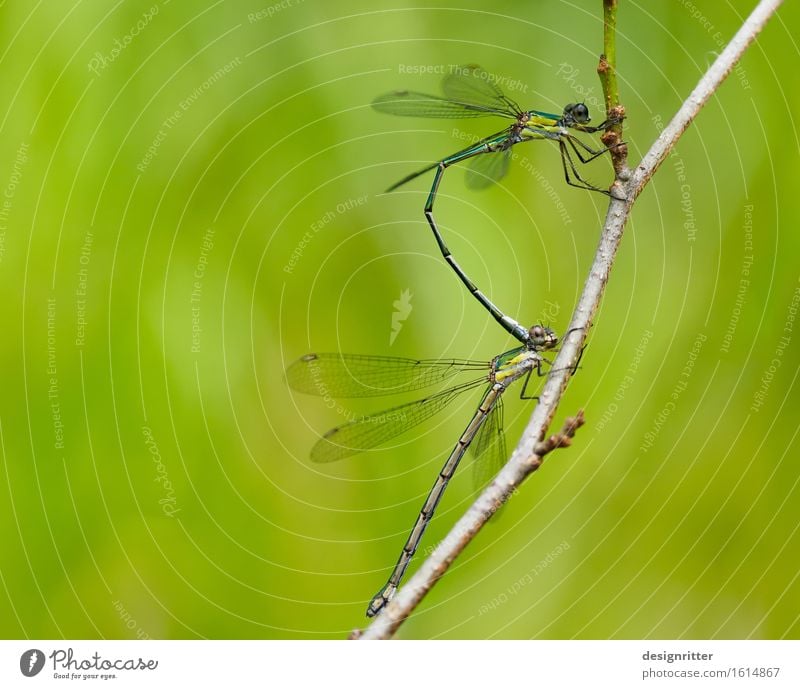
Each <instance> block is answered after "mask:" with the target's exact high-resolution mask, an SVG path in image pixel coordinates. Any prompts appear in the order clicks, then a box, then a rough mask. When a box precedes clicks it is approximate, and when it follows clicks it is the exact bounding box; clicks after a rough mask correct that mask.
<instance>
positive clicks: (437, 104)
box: [372, 91, 516, 119]
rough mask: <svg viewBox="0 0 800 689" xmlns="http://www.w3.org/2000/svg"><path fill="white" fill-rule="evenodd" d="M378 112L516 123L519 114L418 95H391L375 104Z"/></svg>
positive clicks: (502, 109) (416, 93) (492, 107)
mask: <svg viewBox="0 0 800 689" xmlns="http://www.w3.org/2000/svg"><path fill="white" fill-rule="evenodd" d="M372 107H373V108H375V110H377V111H378V112H384V113H387V114H389V115H400V116H402V117H438V118H449V119H459V118H465V117H484V116H486V115H501V116H503V117H511V118H514V119H516V114H514V113H513V112H511V111H510V110H509V109H508V107H504V108H501V107H498V106H497V105H496V104H495V105H494V106H489V105H486V104H483V103H472V102H469V101H454V100H449V99H447V98H442V97H441V96H431V95H429V94H427V93H420V92H419V91H391V92H390V93H384V94H383V95H382V96H378V97H377V98H376V99H375V100H373V101H372Z"/></svg>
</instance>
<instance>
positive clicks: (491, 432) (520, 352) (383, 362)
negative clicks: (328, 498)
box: [286, 325, 558, 617]
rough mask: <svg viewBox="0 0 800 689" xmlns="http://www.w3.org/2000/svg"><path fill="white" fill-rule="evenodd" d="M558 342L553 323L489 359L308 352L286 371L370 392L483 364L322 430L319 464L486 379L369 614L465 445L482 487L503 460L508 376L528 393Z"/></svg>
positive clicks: (295, 377) (302, 380) (369, 444)
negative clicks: (440, 386)
mask: <svg viewBox="0 0 800 689" xmlns="http://www.w3.org/2000/svg"><path fill="white" fill-rule="evenodd" d="M557 344H558V337H556V335H555V333H554V332H553V331H552V330H550V328H547V327H544V326H541V325H535V326H533V327H532V328H530V330H529V331H528V333H527V337H526V341H525V344H524V345H523V346H522V347H517V348H515V349H511V350H509V351H507V352H504V353H503V354H500V355H499V356H496V357H495V358H494V359H492V360H491V361H489V362H486V361H470V360H466V359H407V358H399V357H384V356H364V355H349V354H307V355H305V356H304V357H302V358H300V359H298V360H297V361H295V362H294V363H293V364H292V365H291V366H289V368H288V369H287V370H286V379H287V381H288V383H289V385H290V386H291V387H292V388H294V389H295V390H298V391H300V392H304V393H308V394H312V395H320V396H325V397H328V396H330V397H372V396H381V395H388V394H395V393H401V392H410V391H413V390H419V389H422V388H425V387H429V386H431V385H435V384H436V383H443V382H445V381H447V380H449V379H450V378H452V377H454V376H456V375H458V374H461V373H477V372H480V371H484V373H483V375H481V376H480V377H479V378H475V379H473V380H468V381H466V382H463V383H459V384H457V385H454V386H451V387H448V388H447V389H445V390H442V391H441V392H436V393H434V394H432V395H429V396H428V397H423V398H422V399H419V400H416V401H414V402H409V403H407V404H402V405H399V406H396V407H392V408H391V409H386V410H384V411H382V412H379V413H377V414H370V415H366V416H361V417H359V418H355V419H353V420H351V421H349V422H348V423H345V424H343V425H341V426H337V427H336V428H334V429H332V430H330V431H328V432H327V433H326V434H325V435H323V436H322V438H320V440H319V441H318V442H317V443H316V445H314V447H313V448H312V450H311V459H312V461H314V462H322V463H325V462H334V461H336V460H339V459H343V458H345V457H349V456H351V455H353V454H356V453H358V452H362V451H364V450H369V449H371V448H374V447H376V446H378V445H380V444H382V443H384V442H386V441H388V440H391V439H392V438H394V437H396V436H398V435H400V434H401V433H403V432H405V431H407V430H409V429H410V428H413V427H415V426H417V425H418V424H420V423H422V422H423V421H425V420H426V419H429V418H430V417H431V416H433V415H434V414H436V413H437V412H439V411H441V410H442V409H444V408H445V407H446V406H447V405H448V404H449V403H450V402H452V401H453V400H455V399H456V398H457V397H458V396H459V395H461V393H463V392H466V391H468V390H474V389H475V388H478V387H484V386H487V385H488V387H486V389H485V391H484V393H483V397H482V398H481V402H480V404H479V405H478V408H477V410H476V411H475V413H474V415H473V417H472V419H471V420H470V422H469V424H468V425H467V427H466V429H465V430H464V432H463V433H462V434H461V437H460V438H459V439H458V442H457V443H456V445H455V446H454V447H453V449H452V451H451V452H450V455H449V457H448V458H447V461H446V462H445V464H444V466H443V467H442V470H441V471H440V472H439V475H438V476H437V477H436V482H435V483H434V484H433V488H431V491H430V493H429V494H428V497H427V499H426V500H425V504H424V505H423V506H422V509H421V510H420V512H419V515H418V516H417V520H416V522H415V523H414V527H413V528H412V529H411V533H410V534H409V536H408V539H407V540H406V543H405V545H404V546H403V550H402V552H401V553H400V557H399V558H398V560H397V564H396V565H395V566H394V569H393V570H392V573H391V575H390V576H389V579H388V581H387V582H386V584H385V585H384V586H383V588H381V590H380V591H378V593H376V594H375V596H374V597H373V598H372V600H371V601H370V603H369V606H368V607H367V616H368V617H372V616H374V615H375V614H377V613H378V612H379V611H380V610H381V609H382V608H383V607H384V606H385V605H386V604H387V603H388V602H389V601H390V600H391V599H392V596H394V594H395V591H397V587H398V586H399V585H400V580H401V579H402V578H403V574H404V573H405V571H406V568H407V567H408V564H409V563H410V562H411V559H412V558H413V557H414V553H415V552H416V550H417V547H418V546H419V543H420V540H421V539H422V535H423V533H424V532H425V529H426V527H427V526H428V524H429V522H430V520H431V518H432V517H433V513H434V511H435V509H436V506H437V505H438V504H439V501H440V500H441V498H442V494H443V493H444V491H445V488H447V484H448V483H449V481H450V479H451V478H452V476H453V474H454V473H455V471H456V468H457V467H458V464H459V462H460V461H461V459H462V457H463V456H464V453H465V452H466V450H467V448H471V450H472V453H473V455H474V456H475V459H476V462H475V471H474V475H475V483H476V485H478V486H481V487H482V486H483V485H484V484H485V483H487V482H488V481H489V479H491V478H492V477H493V476H494V475H495V474H496V473H497V471H498V470H499V468H500V466H502V464H503V462H504V461H505V460H506V449H505V440H504V437H503V404H502V399H501V397H502V394H503V393H504V392H505V390H506V388H507V387H508V386H509V385H510V384H511V383H513V382H514V381H515V380H519V379H520V378H523V379H524V384H523V386H522V390H521V393H520V397H521V398H522V399H531V397H529V396H527V395H526V391H527V386H528V381H529V380H530V376H531V373H532V372H534V371H535V372H536V374H537V375H539V376H541V375H542V364H543V363H548V364H549V363H550V362H549V361H547V360H546V359H545V358H544V357H543V356H542V355H541V352H542V351H545V350H548V349H552V348H553V347H555V346H556V345H557ZM478 459H480V461H477V460H478Z"/></svg>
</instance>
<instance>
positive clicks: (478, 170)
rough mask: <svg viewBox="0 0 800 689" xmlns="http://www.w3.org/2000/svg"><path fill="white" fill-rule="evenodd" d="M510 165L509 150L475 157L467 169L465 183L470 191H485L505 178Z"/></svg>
mask: <svg viewBox="0 0 800 689" xmlns="http://www.w3.org/2000/svg"><path fill="white" fill-rule="evenodd" d="M510 163H511V149H510V148H507V149H505V150H504V151H496V152H494V153H484V154H482V155H478V156H475V157H474V158H473V159H472V160H471V161H470V164H469V166H468V167H467V172H466V177H465V181H466V183H467V186H468V187H469V188H470V189H486V187H490V186H491V185H492V184H494V183H495V182H497V181H498V180H500V179H502V178H503V177H505V175H506V173H507V172H508V166H509V164H510Z"/></svg>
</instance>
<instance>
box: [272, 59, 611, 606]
mask: <svg viewBox="0 0 800 689" xmlns="http://www.w3.org/2000/svg"><path fill="white" fill-rule="evenodd" d="M442 90H443V92H444V95H443V96H432V95H428V94H425V93H420V92H417V91H393V92H391V93H387V94H384V95H382V96H380V97H378V98H376V99H375V100H374V101H373V107H374V108H375V109H376V110H378V111H380V112H385V113H389V114H393V115H402V116H409V117H436V118H472V117H482V116H498V117H504V118H506V119H511V120H512V123H511V124H510V125H508V126H507V127H505V128H504V129H502V130H500V131H498V132H496V133H494V134H492V135H490V136H488V137H485V138H483V139H481V140H479V141H477V142H476V143H474V144H473V145H471V146H469V147H467V148H465V149H463V150H461V151H458V152H457V153H454V154H452V155H450V156H447V157H446V158H443V159H441V160H439V161H437V162H435V163H432V164H431V165H428V166H427V167H425V168H423V169H422V170H419V171H417V172H415V173H413V174H410V175H408V176H407V177H405V178H403V179H402V180H400V181H399V182H397V183H396V184H394V185H392V186H391V187H390V188H389V189H388V190H387V191H392V190H393V189H396V188H397V187H399V186H401V185H403V184H406V183H407V182H410V181H411V180H413V179H415V178H416V177H418V176H419V175H422V174H424V173H425V172H428V171H430V170H434V169H435V170H436V172H435V175H434V180H433V184H432V186H431V189H430V192H429V194H428V198H427V201H426V203H425V217H426V219H427V221H428V224H429V225H430V228H431V230H432V231H433V234H434V237H435V239H436V242H437V244H438V246H439V250H440V251H441V253H442V255H443V257H444V258H445V260H446V261H447V263H448V264H449V265H450V267H451V268H452V269H453V271H454V272H455V273H456V274H457V275H458V277H459V279H460V280H461V281H462V282H463V283H464V285H465V286H466V287H467V289H468V290H469V291H470V293H471V294H472V295H473V296H474V297H475V298H476V299H477V300H478V301H479V302H480V303H481V305H482V306H483V307H484V308H485V309H487V310H488V311H489V313H490V314H491V315H492V316H493V317H494V318H495V319H496V320H497V321H498V322H499V323H500V324H501V325H502V326H503V328H505V330H506V331H507V332H509V333H510V334H511V335H513V336H514V337H515V338H516V339H517V340H519V341H520V342H521V343H522V346H520V347H517V348H515V349H511V350H509V351H507V352H504V353H503V354H500V355H498V356H496V357H495V358H494V359H492V360H491V361H489V362H485V361H484V362H478V361H469V360H458V359H449V360H424V359H422V360H415V359H406V358H398V357H379V356H364V355H348V354H308V355H306V356H304V357H302V358H301V359H299V360H298V361H296V362H295V363H293V364H292V365H291V366H290V367H289V368H288V369H287V374H286V375H287V380H288V382H289V384H290V385H291V386H292V387H293V388H294V389H295V390H298V391H300V392H305V393H309V394H316V395H331V396H333V397H371V396H379V395H386V394H391V393H400V392H410V391H414V390H419V389H422V388H425V387H428V386H432V385H434V384H437V383H444V382H445V381H448V380H450V378H452V377H454V376H456V375H459V374H468V373H470V372H471V373H477V372H479V371H484V373H483V375H481V376H480V377H478V378H474V379H472V380H467V381H466V382H463V383H458V384H456V385H454V386H451V387H448V388H446V389H444V390H441V391H438V392H436V393H434V394H431V395H429V396H427V397H424V398H422V399H419V400H416V401H414V402H409V403H407V404H403V405H400V406H397V407H393V408H391V409H387V410H385V411H383V412H380V413H378V414H371V415H365V416H362V417H360V418H356V419H354V420H352V421H350V422H348V423H345V424H343V425H341V426H338V427H336V428H334V429H332V430H331V431H328V432H327V433H326V434H325V435H324V436H322V438H321V439H320V440H319V441H318V442H317V444H316V445H315V446H314V447H313V449H312V450H311V459H312V461H315V462H332V461H336V460H339V459H343V458H345V457H349V456H351V455H353V454H356V453H358V452H361V451H364V450H368V449H371V448H374V447H376V446H378V445H380V444H382V443H385V442H387V441H388V440H390V439H392V438H394V437H396V436H397V435H399V434H401V433H403V432H405V431H407V430H409V429H411V428H413V427H415V426H417V425H418V424H420V423H422V422H423V421H425V420H426V419H429V418H430V417H431V416H433V415H434V414H436V413H437V412H439V411H441V410H442V409H444V408H445V407H446V406H447V405H448V404H449V403H450V402H452V401H453V400H454V399H455V398H456V397H458V396H459V395H460V394H461V393H463V392H466V391H468V390H473V389H475V388H477V387H481V386H485V391H484V393H483V397H482V398H481V402H480V404H479V405H478V408H477V409H476V411H475V413H474V414H473V417H472V419H471V420H470V422H469V424H468V425H467V427H466V429H465V430H464V432H463V433H462V435H461V437H460V438H459V439H458V441H457V443H456V444H455V446H454V447H453V449H452V451H451V453H450V455H449V457H448V458H447V461H446V462H445V464H444V466H443V467H442V470H441V471H440V472H439V475H438V476H437V478H436V481H435V482H434V485H433V487H432V489H431V491H430V493H429V494H428V497H427V499H426V500H425V503H424V504H423V506H422V509H421V510H420V512H419V515H418V516H417V520H416V522H415V523H414V526H413V528H412V530H411V532H410V534H409V536H408V538H407V540H406V543H405V545H404V546H403V550H402V551H401V554H400V557H399V558H398V560H397V563H396V565H395V567H394V569H393V570H392V572H391V575H390V576H389V579H388V581H387V582H386V584H385V585H384V586H383V588H381V590H380V591H378V593H377V594H376V595H375V596H374V597H373V598H372V600H371V601H370V603H369V606H368V608H367V615H368V616H369V617H372V616H373V615H375V614H377V613H378V612H379V611H380V610H382V609H383V608H384V607H385V606H386V604H387V603H388V602H389V601H390V600H391V598H392V596H393V595H394V593H395V591H396V590H397V587H398V586H399V584H400V581H401V579H402V577H403V574H404V573H405V571H406V568H407V567H408V565H409V563H410V561H411V559H412V558H413V556H414V553H415V552H416V550H417V547H418V545H419V543H420V540H421V539H422V536H423V533H424V531H425V529H426V527H427V526H428V524H429V523H430V520H431V518H432V517H433V514H434V511H435V509H436V507H437V505H438V504H439V501H440V500H441V498H442V494H443V493H444V491H445V488H446V487H447V484H448V482H449V481H450V479H451V478H452V476H453V474H454V472H455V470H456V468H457V467H458V465H459V463H460V461H461V459H462V458H463V456H464V454H465V452H466V451H467V449H468V448H471V449H472V453H473V454H474V455H475V458H476V476H477V477H478V480H477V481H476V482H477V483H479V484H485V483H486V482H487V481H488V480H489V479H490V478H492V477H493V476H494V475H495V474H496V473H497V471H498V470H499V468H500V465H501V464H502V462H503V461H505V459H506V454H505V441H504V439H503V406H502V399H501V398H502V395H503V393H504V392H505V390H506V389H507V388H508V386H509V385H510V384H511V383H513V382H514V381H516V380H519V379H524V381H525V382H524V384H523V387H522V391H521V394H520V396H521V397H522V398H523V399H526V398H527V399H529V398H530V397H531V396H530V395H528V394H527V386H528V382H529V380H530V376H531V374H532V373H533V372H534V371H535V372H536V374H537V375H539V376H541V375H542V365H543V364H545V363H547V364H549V363H550V362H549V361H548V360H547V359H545V358H544V357H543V356H542V352H544V351H546V350H550V349H553V348H554V347H555V346H556V345H557V343H558V338H557V336H556V335H555V333H554V332H553V331H552V330H550V329H549V328H548V327H545V326H541V325H535V326H533V327H532V328H530V329H526V328H524V327H523V326H522V325H520V324H519V323H518V322H517V321H516V320H514V319H513V318H510V317H509V316H506V315H505V314H504V313H503V312H502V311H500V309H499V308H498V307H497V306H495V305H494V304H493V303H492V302H491V301H490V300H489V298H488V297H486V295H484V294H483V292H481V291H480V290H479V289H478V288H477V287H476V286H475V284H474V283H473V282H472V281H471V280H470V279H469V277H467V275H466V273H465V272H464V270H463V269H462V268H461V267H460V266H459V264H458V263H457V262H456V260H455V258H454V257H453V255H452V254H451V253H450V250H449V249H448V248H447V245H446V243H445V241H444V239H443V237H442V235H441V232H440V231H439V228H438V226H437V224H436V221H435V219H434V217H433V204H434V201H435V198H436V194H437V191H438V189H439V185H440V183H441V180H442V176H443V174H444V171H445V170H446V169H447V168H448V167H450V166H451V165H454V164H456V163H459V162H462V161H465V160H470V159H471V161H472V162H471V163H470V166H469V168H468V171H467V186H469V187H472V188H477V189H479V188H483V187H486V186H489V185H490V184H492V183H493V182H496V181H498V180H499V179H501V178H502V177H503V176H504V175H505V174H506V172H507V171H508V168H509V163H510V160H511V153H510V150H511V148H512V147H513V146H515V145H516V144H519V143H522V142H525V141H532V140H537V139H547V140H551V141H555V142H556V143H557V144H558V146H559V151H560V153H561V161H562V165H563V169H564V176H565V178H566V181H567V183H568V184H571V185H573V186H577V187H581V188H584V189H589V190H592V191H600V192H603V193H606V194H608V191H606V190H603V189H600V188H599V187H595V186H593V185H591V184H589V183H588V182H587V181H586V180H584V179H583V177H581V175H580V173H579V172H578V170H577V167H576V164H575V160H574V158H573V154H574V155H575V156H576V157H577V158H578V160H579V161H580V162H581V163H588V162H590V161H591V160H594V159H595V158H597V157H598V156H600V155H602V154H603V153H605V152H607V151H608V150H609V149H607V148H604V149H600V150H595V149H593V148H591V147H589V146H588V145H586V144H585V143H583V142H582V141H581V140H580V139H578V138H577V137H576V136H574V135H573V134H572V133H571V132H570V130H571V129H572V130H576V131H581V132H586V133H594V132H598V131H603V130H605V129H607V128H608V127H610V126H612V125H614V124H617V123H618V122H619V120H616V119H608V120H606V121H605V122H603V123H602V124H600V125H599V126H597V127H592V126H589V124H588V123H589V112H588V109H587V108H586V106H585V105H584V104H583V103H577V104H574V103H572V104H569V105H567V106H566V107H565V108H564V112H563V113H562V114H561V115H555V114H550V113H547V112H543V111H539V110H523V109H522V108H520V107H519V105H517V103H515V102H514V101H513V100H512V99H510V98H508V97H507V96H505V95H504V94H503V93H502V91H501V90H500V89H499V88H498V86H497V84H496V83H495V82H494V81H493V80H492V78H491V76H490V75H489V74H488V73H487V72H485V71H484V70H482V69H481V68H480V67H477V66H475V65H471V66H467V67H463V68H460V69H459V70H456V71H453V72H451V73H450V74H448V75H446V76H445V78H444V80H443V82H442Z"/></svg>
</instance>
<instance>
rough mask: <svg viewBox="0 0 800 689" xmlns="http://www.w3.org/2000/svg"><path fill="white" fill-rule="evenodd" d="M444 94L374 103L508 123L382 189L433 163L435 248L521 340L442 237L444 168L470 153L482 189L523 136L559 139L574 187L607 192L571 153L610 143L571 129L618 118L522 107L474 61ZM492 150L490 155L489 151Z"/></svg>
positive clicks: (475, 184) (471, 183) (472, 183)
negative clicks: (587, 139) (439, 197)
mask: <svg viewBox="0 0 800 689" xmlns="http://www.w3.org/2000/svg"><path fill="white" fill-rule="evenodd" d="M442 91H443V93H444V95H443V96H432V95H428V94H426V93H420V92H418V91H392V92H390V93H386V94H384V95H382V96H378V97H377V98H376V99H375V100H374V101H373V102H372V107H374V108H375V109H376V110H378V111H380V112H384V113H388V114H391V115H402V116H406V117H437V118H448V119H459V118H467V117H485V116H490V115H491V116H497V117H505V118H507V119H510V120H513V122H512V124H510V125H509V126H508V127H506V128H504V129H502V130H500V131H499V132H496V133H494V134H492V135H490V136H487V137H485V138H483V139H480V140H479V141H476V142H475V143H474V144H472V145H471V146H468V147H467V148H465V149H463V150H461V151H458V152H457V153H453V154H452V155H449V156H447V157H446V158H442V159H441V160H438V161H436V162H435V163H431V164H430V165H428V166H427V167H424V168H423V169H422V170H418V171H417V172H414V173H412V174H410V175H408V176H407V177H404V178H403V179H401V180H400V181H399V182H397V183H396V184H393V185H392V186H391V187H389V188H388V189H387V190H386V191H387V192H389V191H392V190H394V189H397V188H398V187H399V186H402V185H403V184H405V183H406V182H410V181H411V180H412V179H415V178H416V177H419V176H420V175H422V174H424V173H426V172H428V171H430V170H433V169H435V170H436V174H435V175H434V178H433V184H432V186H431V190H430V193H429V194H428V200H427V202H426V203H425V218H426V219H427V221H428V224H429V225H430V227H431V230H432V231H433V235H434V237H435V238H436V243H437V244H438V245H439V250H440V251H441V252H442V256H444V258H445V260H446V261H447V263H448V264H450V267H451V268H452V269H453V270H454V271H455V273H456V275H458V277H459V278H460V279H461V281H462V282H463V283H464V285H466V287H467V289H468V290H469V291H470V293H471V294H472V295H473V296H474V297H475V298H476V299H477V300H478V301H479V302H480V303H481V304H482V305H483V307H484V308H485V309H486V310H487V311H489V313H490V314H491V315H492V316H493V317H494V319H495V320H496V321H497V322H498V323H500V325H502V326H503V328H505V329H506V330H507V331H508V332H509V333H511V335H513V336H514V337H515V338H517V339H518V340H519V341H520V342H522V343H523V344H525V343H526V342H527V337H528V330H527V329H526V328H524V327H523V326H522V325H520V324H519V323H518V322H517V321H515V320H514V319H513V318H511V317H510V316H506V315H505V314H504V313H503V312H502V311H500V309H499V308H498V307H497V306H495V304H493V303H492V301H491V300H490V299H489V298H488V297H487V296H486V295H485V294H484V293H483V292H481V291H480V290H479V289H478V288H477V287H476V286H475V283H473V282H472V280H470V279H469V277H467V274H466V273H465V272H464V270H463V269H462V268H461V266H460V265H459V264H458V263H457V262H456V260H455V258H454V257H453V255H452V254H451V253H450V250H449V249H448V248H447V244H446V243H445V241H444V238H443V237H442V234H441V232H440V231H439V228H438V227H437V225H436V220H435V219H434V217H433V204H434V201H435V199H436V193H437V191H438V190H439V184H440V183H441V181H442V176H443V175H444V171H445V170H446V169H447V168H448V167H450V166H451V165H454V164H455V163H460V162H461V161H464V160H467V159H470V158H471V159H472V163H471V164H470V166H469V168H468V169H467V177H466V183H467V186H468V187H471V188H473V189H482V188H484V187H487V186H489V185H491V184H492V183H494V182H496V181H497V180H499V179H501V178H502V177H503V176H504V175H505V174H506V172H507V171H508V168H509V163H510V161H511V148H512V147H513V146H515V145H516V144H518V143H522V142H523V141H535V140H540V139H549V140H551V141H555V142H557V143H558V148H559V151H560V152H561V163H562V165H563V168H564V177H565V178H566V180H567V184H570V185H572V186H575V187H579V188H583V189H590V190H591V191H599V192H601V193H603V194H608V195H610V192H609V191H608V190H606V189H601V188H600V187H596V186H594V185H592V184H589V183H588V182H587V181H586V180H584V179H583V177H581V175H580V173H579V172H578V169H577V167H576V166H575V161H574V159H573V157H572V154H575V155H576V156H577V157H578V160H579V161H580V162H581V163H588V162H590V161H592V160H594V159H595V158H597V157H598V156H601V155H603V154H604V153H606V152H607V151H608V150H609V149H608V148H602V149H599V150H595V149H593V148H591V147H589V146H587V145H586V144H585V143H584V142H583V141H581V140H580V139H579V138H578V137H576V136H575V135H573V134H572V133H571V132H570V130H571V129H572V130H575V131H580V132H586V133H594V132H599V131H605V130H606V129H608V128H609V127H611V126H612V125H614V124H618V123H619V121H620V120H619V119H614V118H612V119H607V120H605V121H604V122H602V123H601V124H599V125H598V126H596V127H592V126H589V121H590V118H589V109H588V108H587V107H586V105H585V104H584V103H570V104H568V105H567V106H566V107H565V108H564V112H563V113H562V114H561V115H555V114H552V113H547V112H542V111H539V110H523V109H522V108H521V107H520V106H519V105H518V104H517V103H516V102H515V101H513V100H512V99H511V98H509V97H508V96H506V95H505V94H504V93H503V92H502V91H501V90H500V88H499V87H498V85H497V83H496V80H494V79H493V78H492V76H491V75H490V74H489V73H488V72H486V71H485V70H483V69H481V68H480V67H479V66H477V65H468V66H465V67H459V68H457V69H453V70H452V71H451V72H450V73H449V74H447V75H445V77H444V79H443V80H442ZM487 154H491V155H487Z"/></svg>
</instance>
